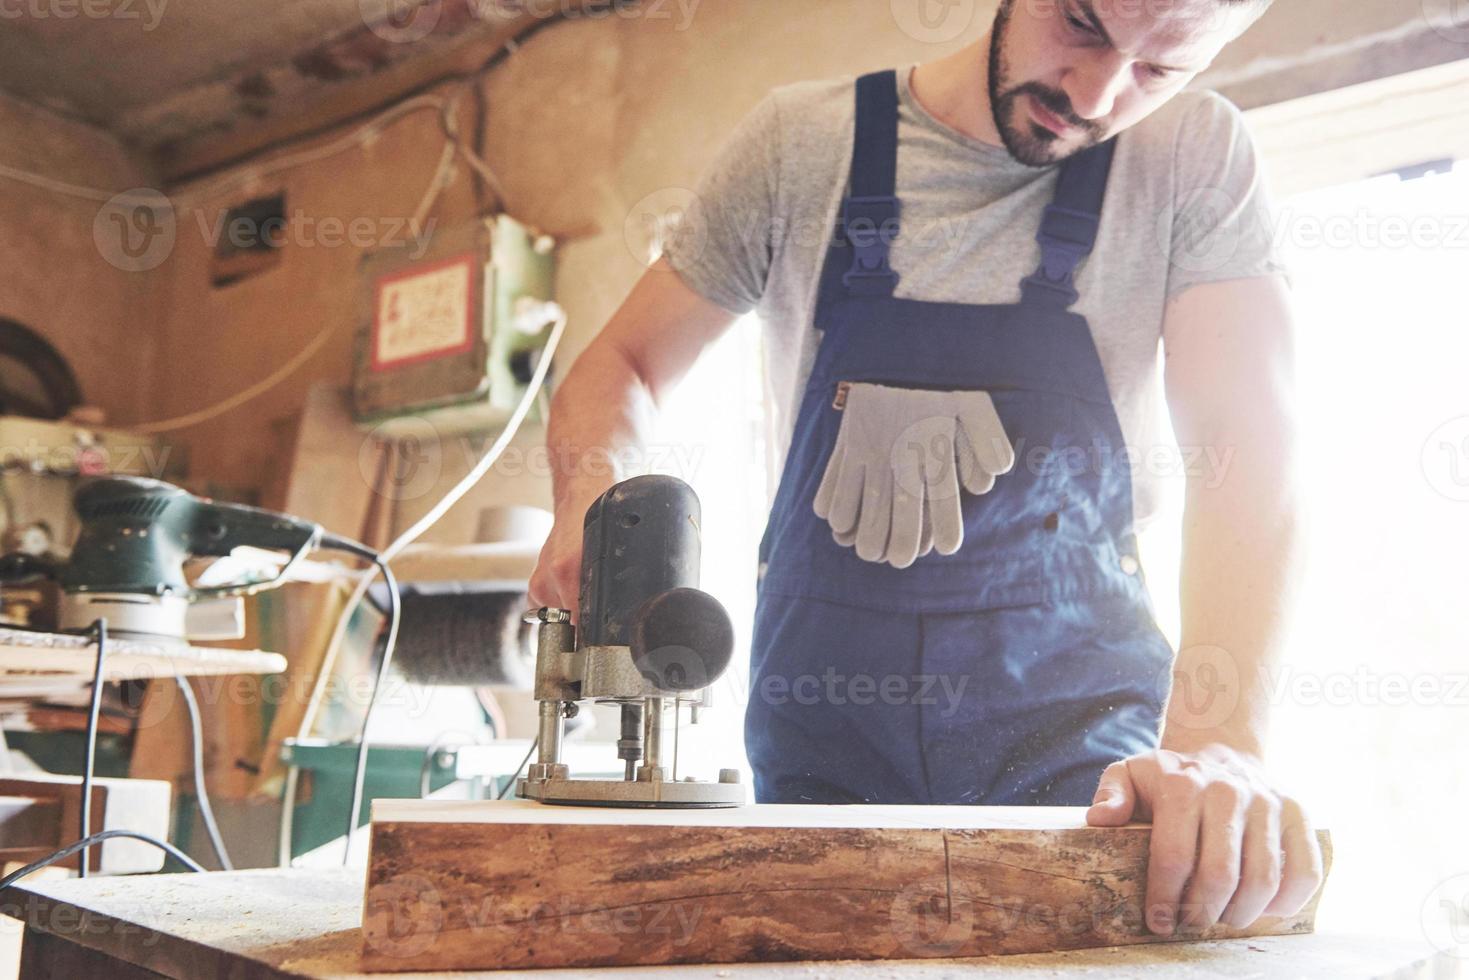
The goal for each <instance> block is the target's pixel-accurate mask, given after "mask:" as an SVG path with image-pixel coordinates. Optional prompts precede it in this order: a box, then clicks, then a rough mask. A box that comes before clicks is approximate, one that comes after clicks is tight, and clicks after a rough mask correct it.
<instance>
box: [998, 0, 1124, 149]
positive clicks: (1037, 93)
mask: <svg viewBox="0 0 1469 980" xmlns="http://www.w3.org/2000/svg"><path fill="white" fill-rule="evenodd" d="M1014 5H1015V2H1014V0H1004V2H1002V3H1001V4H1000V9H999V12H998V13H996V14H995V26H994V29H993V30H992V31H991V32H990V64H989V94H990V112H991V113H992V114H993V115H994V119H995V128H996V129H998V130H999V132H1000V140H1001V141H1002V142H1003V143H1004V144H1005V149H1006V150H1008V151H1009V152H1010V155H1011V156H1012V157H1014V158H1015V159H1016V160H1018V161H1019V162H1020V163H1023V164H1025V165H1026V166H1027V167H1045V166H1049V165H1051V164H1053V163H1057V162H1059V161H1061V160H1064V159H1065V158H1066V157H1068V156H1072V155H1074V154H1076V153H1079V152H1081V151H1082V150H1084V149H1086V148H1087V147H1090V146H1095V145H1096V144H1098V143H1100V142H1102V140H1103V138H1104V137H1105V136H1106V131H1105V130H1104V129H1103V128H1102V127H1100V126H1098V125H1097V124H1096V123H1093V122H1091V121H1089V120H1086V119H1082V118H1081V117H1079V116H1077V115H1076V113H1075V111H1074V110H1073V109H1072V108H1071V99H1070V98H1068V97H1067V95H1066V93H1065V92H1062V91H1060V90H1058V89H1053V88H1050V87H1049V86H1046V85H1042V84H1041V83H1040V82H1023V83H1021V84H1020V85H1015V86H1013V87H1011V82H1010V71H1009V66H1008V65H1006V64H1005V63H1004V57H1003V52H1004V40H1005V33H1006V30H1007V28H1008V27H1009V24H1010V12H1011V9H1012V8H1013V7H1014ZM1026 95H1029V96H1030V97H1031V98H1032V99H1034V100H1035V101H1036V102H1039V103H1040V104H1041V106H1042V107H1044V108H1045V109H1046V110H1047V111H1048V112H1050V113H1052V114H1053V115H1054V116H1055V117H1056V118H1057V119H1060V120H1061V121H1062V122H1064V123H1067V124H1069V125H1071V126H1075V127H1076V128H1077V130H1078V131H1080V132H1081V134H1082V137H1083V138H1082V141H1081V142H1080V143H1079V144H1077V145H1076V146H1075V148H1073V149H1069V150H1066V151H1061V150H1060V149H1059V148H1058V147H1057V143H1058V142H1059V141H1060V139H1061V137H1059V136H1057V135H1056V134H1055V133H1053V132H1051V131H1050V130H1049V129H1046V128H1045V127H1044V126H1041V125H1040V124H1039V123H1036V122H1033V121H1032V120H1031V119H1030V118H1028V117H1027V116H1026V114H1025V113H1024V110H1023V109H1022V107H1021V105H1020V99H1021V98H1022V97H1023V96H1026Z"/></svg>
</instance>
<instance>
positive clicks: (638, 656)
mask: <svg viewBox="0 0 1469 980" xmlns="http://www.w3.org/2000/svg"><path fill="white" fill-rule="evenodd" d="M629 641H630V642H629V646H630V647H631V650H632V661H633V666H635V667H637V669H638V672H639V673H640V674H642V675H643V677H644V678H645V679H646V680H647V681H648V683H650V684H652V685H654V686H655V687H658V688H661V689H662V690H665V691H697V690H700V689H701V688H705V687H708V686H709V685H710V684H712V683H714V681H715V680H716V679H717V678H718V677H719V675H720V674H722V673H724V671H725V668H726V667H728V666H729V661H730V658H731V657H733V656H734V625H733V624H732V623H731V622H730V619H729V613H727V612H725V611H724V606H722V605H720V604H719V600H718V599H716V598H714V597H713V596H712V595H710V594H709V593H707V592H701V591H700V590H698V589H669V590H668V591H667V592H660V593H658V594H657V595H655V596H653V597H652V598H649V599H647V600H645V601H644V602H643V604H642V605H640V606H639V607H638V610H637V612H636V613H634V614H633V622H632V632H631V636H630V637H629Z"/></svg>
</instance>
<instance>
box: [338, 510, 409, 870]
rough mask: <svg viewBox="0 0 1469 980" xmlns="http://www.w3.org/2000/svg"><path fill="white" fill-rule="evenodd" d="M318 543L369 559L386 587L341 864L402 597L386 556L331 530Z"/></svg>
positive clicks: (347, 853)
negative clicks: (383, 633) (384, 624)
mask: <svg viewBox="0 0 1469 980" xmlns="http://www.w3.org/2000/svg"><path fill="white" fill-rule="evenodd" d="M321 545H322V547H324V548H334V549H337V550H339V551H345V552H347V553H348V554H353V555H357V556H358V557H360V558H365V559H367V560H368V561H370V562H372V563H373V564H374V565H376V566H377V570H378V574H380V575H382V577H383V584H384V585H385V586H387V589H388V631H387V639H386V640H385V641H384V642H383V656H382V660H381V661H379V662H378V666H377V676H376V677H375V678H374V679H373V682H372V693H371V694H369V695H368V696H367V707H366V709H365V710H364V711H363V712H362V727H361V728H360V729H359V730H358V733H357V761H356V763H355V764H354V766H353V768H352V803H351V808H350V809H349V810H348V811H347V839H346V841H345V843H344V846H343V849H342V864H344V865H345V864H346V863H347V862H348V861H349V860H350V859H351V857H352V834H353V833H354V832H355V831H356V830H357V812H358V811H359V810H361V809H362V792H363V784H364V783H365V781H366V778H367V748H368V743H367V727H368V725H370V724H371V723H372V712H373V709H374V708H376V707H377V699H378V695H379V694H381V693H382V689H383V684H384V682H385V681H386V680H387V676H388V669H389V668H390V667H391V666H392V663H393V651H394V649H396V647H397V645H398V624H399V622H400V620H401V619H402V613H403V599H402V596H401V595H400V593H399V591H398V579H397V577H396V576H395V575H394V574H393V570H392V569H391V568H389V567H388V563H387V560H386V559H384V558H383V556H382V555H380V554H378V553H377V552H376V551H373V550H372V549H371V548H369V547H367V546H366V545H362V544H358V543H357V542H356V541H352V540H349V539H347V538H342V537H338V536H337V535H335V534H326V535H323V536H322V539H321Z"/></svg>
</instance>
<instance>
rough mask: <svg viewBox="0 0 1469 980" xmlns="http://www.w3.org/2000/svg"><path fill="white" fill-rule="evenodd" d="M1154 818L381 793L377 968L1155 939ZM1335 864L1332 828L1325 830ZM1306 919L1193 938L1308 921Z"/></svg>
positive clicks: (369, 955) (1018, 947)
mask: <svg viewBox="0 0 1469 980" xmlns="http://www.w3.org/2000/svg"><path fill="white" fill-rule="evenodd" d="M1150 833H1151V828H1150V827H1148V826H1146V825H1141V824H1134V825H1130V826H1127V827H1121V828H1105V829H1104V828H1093V827H1087V826H1086V824H1085V810H1084V809H1081V808H1071V807H881V806H842V807H828V806H749V807H740V808H733V809H724V810H676V811H670V810H613V809H605V808H591V807H587V808H580V807H547V806H542V805H540V804H536V803H529V802H525V801H505V802H472V803H453V802H439V801H423V800H380V801H377V802H376V803H375V804H374V808H373V827H372V851H371V855H370V857H369V862H368V883H367V893H366V902H365V907H364V915H363V941H364V947H363V960H364V963H365V964H366V965H367V966H368V968H369V969H374V970H384V971H403V970H464V969H489V968H491V967H499V968H521V967H591V966H637V965H649V964H658V963H750V962H760V963H764V962H772V961H782V960H834V959H910V958H928V957H953V956H980V955H989V954H999V953H1007V954H1008V953H1036V952H1049V951H1056V950H1064V949H1077V948H1086V947H1100V946H1117V945H1128V944H1133V943H1150V942H1159V941H1162V940H1161V938H1160V937H1157V936H1154V935H1152V934H1151V933H1149V932H1147V931H1146V929H1145V928H1144V926H1143V914H1142V905H1143V893H1144V887H1145V884H1146V868H1147V854H1148V842H1149V836H1150ZM1320 838H1321V843H1322V848H1323V850H1324V852H1325V856H1326V860H1327V863H1328V866H1329V863H1330V854H1331V847H1330V839H1329V837H1328V835H1327V834H1326V833H1325V832H1322V833H1321V834H1320ZM1318 899H1319V895H1318V896H1317V897H1316V898H1313V899H1312V901H1311V903H1310V905H1308V906H1307V908H1306V909H1305V910H1303V911H1302V912H1301V913H1300V914H1298V915H1295V916H1292V917H1289V918H1283V919H1264V920H1261V921H1260V922H1258V923H1256V925H1255V926H1254V927H1252V928H1251V929H1248V930H1243V931H1241V930H1234V929H1230V928H1227V927H1224V926H1216V927H1214V928H1212V929H1209V930H1207V931H1206V932H1203V933H1200V934H1199V935H1198V936H1196V937H1194V938H1201V939H1216V938H1226V937H1243V936H1262V935H1284V934H1294V933H1304V932H1310V931H1311V929H1312V926H1313V923H1314V916H1315V906H1316V901H1317V900H1318Z"/></svg>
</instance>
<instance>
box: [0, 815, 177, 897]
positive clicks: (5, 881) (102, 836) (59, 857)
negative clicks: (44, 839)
mask: <svg viewBox="0 0 1469 980" xmlns="http://www.w3.org/2000/svg"><path fill="white" fill-rule="evenodd" d="M114 837H127V838H129V839H131V840H140V841H142V842H143V843H144V844H152V845H153V846H154V847H156V848H158V849H159V850H161V851H163V853H165V854H167V855H168V856H169V857H171V858H173V859H174V860H175V861H177V862H178V863H179V864H182V865H183V866H184V867H186V868H188V869H189V870H190V871H200V872H202V871H203V870H204V866H203V865H201V864H200V863H199V862H198V861H195V860H194V859H193V858H191V857H189V856H188V855H187V854H185V853H184V852H183V851H181V850H179V849H178V848H177V847H174V846H173V845H172V844H170V843H169V842H168V841H164V840H159V839H158V838H157V837H149V836H148V835H147V834H139V833H135V832H134V831H131V830H104V831H101V832H100V833H96V834H93V835H92V836H90V837H83V838H82V839H81V840H79V841H77V842H76V843H75V844H68V845H66V846H65V847H63V848H62V849H61V850H59V851H57V852H56V853H55V854H48V855H46V856H45V857H43V858H41V860H39V861H32V862H31V863H30V864H28V865H26V866H25V867H24V868H17V869H16V870H15V871H12V872H11V873H10V874H8V875H6V876H5V877H4V878H0V891H3V890H5V889H6V888H9V887H10V886H11V885H13V884H15V883H16V882H17V881H19V880H20V879H22V878H24V877H25V876H26V875H28V874H32V873H33V872H36V871H40V870H41V869H42V868H45V867H49V866H50V865H53V864H55V863H56V862H57V861H65V860H66V859H67V858H69V857H71V856H72V855H73V854H75V853H76V852H77V851H81V850H85V849H87V848H89V847H92V846H93V845H96V844H100V843H102V842H103V841H106V840H112V839H113V838H114ZM81 863H82V864H84V865H85V864H86V863H87V861H86V858H85V857H83V859H82V861H81Z"/></svg>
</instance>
